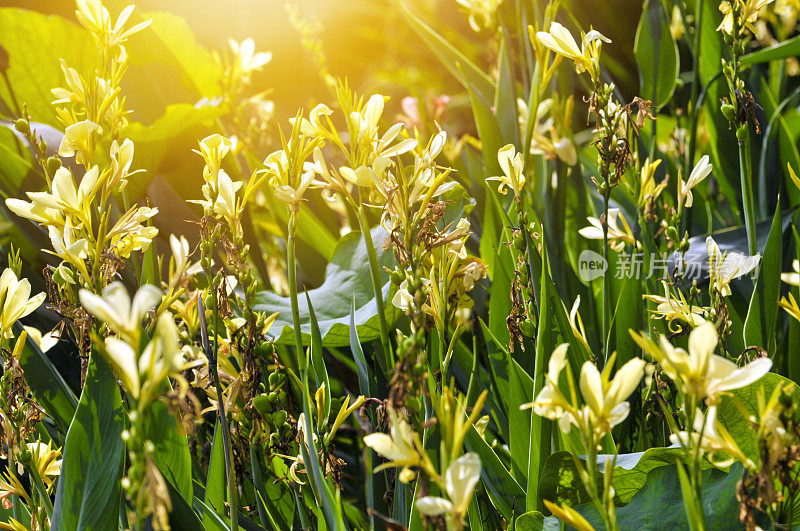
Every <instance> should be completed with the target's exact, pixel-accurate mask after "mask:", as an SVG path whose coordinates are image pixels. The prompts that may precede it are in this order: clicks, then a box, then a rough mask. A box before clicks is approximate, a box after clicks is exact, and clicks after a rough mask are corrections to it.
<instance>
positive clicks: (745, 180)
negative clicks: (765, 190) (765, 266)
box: [739, 129, 758, 256]
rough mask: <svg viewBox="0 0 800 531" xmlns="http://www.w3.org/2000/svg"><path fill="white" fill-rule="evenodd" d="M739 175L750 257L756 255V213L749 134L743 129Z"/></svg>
mask: <svg viewBox="0 0 800 531" xmlns="http://www.w3.org/2000/svg"><path fill="white" fill-rule="evenodd" d="M739 175H740V177H741V182H742V203H743V205H744V224H745V229H746V230H747V245H748V247H749V250H750V255H751V256H753V255H755V254H757V253H758V246H757V243H756V213H755V202H754V201H753V174H752V164H751V160H750V132H749V131H747V130H746V129H745V134H744V139H742V140H739Z"/></svg>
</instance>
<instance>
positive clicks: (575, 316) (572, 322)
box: [562, 295, 589, 352]
mask: <svg viewBox="0 0 800 531" xmlns="http://www.w3.org/2000/svg"><path fill="white" fill-rule="evenodd" d="M562 304H563V303H562ZM580 306H581V296H580V295H578V296H577V297H575V303H574V304H573V305H572V310H570V312H569V327H570V328H571V329H572V335H573V336H574V337H575V339H577V340H578V341H580V342H581V344H582V345H583V346H584V347H585V348H586V351H587V352H588V351H589V342H588V341H587V340H586V330H585V329H584V328H583V319H581V314H580V312H579V311H578V310H579V309H580ZM566 310H567V307H566V306H564V311H566Z"/></svg>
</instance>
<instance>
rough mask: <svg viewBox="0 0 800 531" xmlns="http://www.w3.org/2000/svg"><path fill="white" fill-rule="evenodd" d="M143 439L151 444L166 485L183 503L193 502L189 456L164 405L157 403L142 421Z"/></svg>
mask: <svg viewBox="0 0 800 531" xmlns="http://www.w3.org/2000/svg"><path fill="white" fill-rule="evenodd" d="M145 431H146V437H147V438H148V439H149V440H150V441H152V442H153V444H154V445H155V450H154V452H153V460H154V461H155V462H156V465H157V466H158V469H159V470H160V471H161V474H162V475H163V476H164V478H165V479H166V480H167V481H169V482H170V483H171V484H172V485H173V486H174V487H175V489H176V490H177V492H178V493H179V494H180V496H181V497H182V498H183V499H184V500H191V499H192V497H193V496H192V456H191V453H190V452H189V442H188V440H187V438H186V434H185V433H183V427H181V426H179V425H178V423H177V422H176V421H175V417H174V416H173V415H172V414H171V413H170V412H169V411H168V410H167V406H166V405H165V404H164V403H163V402H156V403H154V404H153V405H152V406H151V408H150V413H149V415H148V416H147V418H146V419H145Z"/></svg>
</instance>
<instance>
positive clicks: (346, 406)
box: [323, 384, 364, 441]
mask: <svg viewBox="0 0 800 531" xmlns="http://www.w3.org/2000/svg"><path fill="white" fill-rule="evenodd" d="M323 385H324V384H323ZM363 403H364V397H363V396H359V397H358V398H356V401H355V402H353V405H350V396H349V395H348V396H346V397H345V398H344V402H342V407H340V408H339V413H337V414H336V419H335V420H334V421H333V424H332V425H331V429H330V430H329V431H328V434H327V435H326V439H327V440H328V441H330V440H331V439H333V436H334V435H336V432H337V431H338V429H339V426H341V425H342V423H343V422H344V421H345V420H347V417H349V416H350V414H351V413H352V412H353V411H355V410H356V409H358V408H360V407H361V404H363Z"/></svg>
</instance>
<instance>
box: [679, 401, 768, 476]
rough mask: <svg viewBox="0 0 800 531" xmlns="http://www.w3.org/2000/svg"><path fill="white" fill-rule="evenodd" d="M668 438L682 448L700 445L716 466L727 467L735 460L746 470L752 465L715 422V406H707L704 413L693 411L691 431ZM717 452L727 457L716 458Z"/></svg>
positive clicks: (734, 442)
mask: <svg viewBox="0 0 800 531" xmlns="http://www.w3.org/2000/svg"><path fill="white" fill-rule="evenodd" d="M669 440H670V441H671V442H672V444H679V445H681V446H683V447H684V448H696V447H697V446H700V447H701V448H702V449H703V451H704V452H705V453H707V454H708V460H709V461H711V463H712V464H713V465H714V466H717V467H728V466H730V465H732V464H733V462H734V461H735V460H739V461H741V462H742V463H743V464H744V465H745V467H746V468H747V469H748V470H752V469H753V467H754V465H753V463H752V462H751V461H750V460H749V459H748V458H747V457H746V456H745V455H744V453H743V452H742V451H741V450H740V449H739V445H738V444H736V441H735V440H734V439H733V437H731V435H730V434H729V433H728V431H727V430H726V429H725V427H724V426H723V425H722V424H720V423H719V422H717V407H716V406H711V407H709V408H708V411H707V412H706V413H705V414H703V412H702V411H700V410H699V409H698V410H697V411H696V412H695V417H694V424H693V431H692V433H691V434H690V433H689V432H688V431H679V432H678V433H673V434H672V435H670V437H669ZM718 453H723V454H727V458H725V459H716V457H717V454H718Z"/></svg>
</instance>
